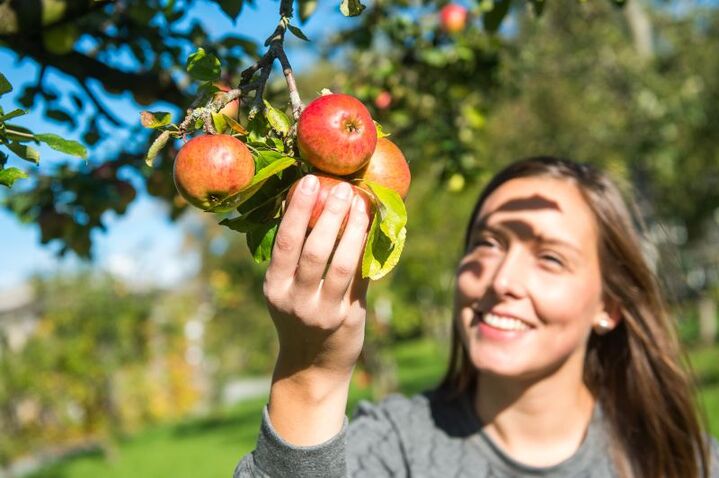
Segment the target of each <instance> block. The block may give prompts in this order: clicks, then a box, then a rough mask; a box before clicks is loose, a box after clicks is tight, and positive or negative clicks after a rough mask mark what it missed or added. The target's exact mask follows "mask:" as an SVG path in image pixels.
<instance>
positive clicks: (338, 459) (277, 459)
mask: <svg viewBox="0 0 719 478" xmlns="http://www.w3.org/2000/svg"><path fill="white" fill-rule="evenodd" d="M346 439H347V419H346V418H345V423H344V425H343V426H342V430H340V432H339V433H338V434H337V435H335V436H334V437H332V438H330V439H329V440H328V441H326V442H324V443H321V444H319V445H314V446H307V447H304V446H295V445H292V444H290V443H287V442H286V441H284V440H283V439H282V438H281V437H280V436H279V435H278V434H277V432H276V431H275V429H274V428H273V427H272V423H271V422H270V416H269V413H268V411H267V407H266V406H265V408H264V410H263V412H262V425H261V426H260V434H259V436H258V438H257V446H256V448H255V450H254V451H253V452H252V453H249V454H247V455H245V456H244V457H243V458H242V460H240V463H239V464H238V465H237V467H236V468H235V473H234V475H233V478H266V477H272V478H283V477H293V478H294V477H297V478H305V477H307V478H316V477H318V476H322V477H327V478H343V477H345V476H346V462H345V448H346Z"/></svg>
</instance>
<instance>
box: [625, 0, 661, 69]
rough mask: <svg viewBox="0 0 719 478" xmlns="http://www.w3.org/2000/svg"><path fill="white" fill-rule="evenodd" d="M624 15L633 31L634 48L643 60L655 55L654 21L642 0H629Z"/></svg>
mask: <svg viewBox="0 0 719 478" xmlns="http://www.w3.org/2000/svg"><path fill="white" fill-rule="evenodd" d="M624 16H625V17H626V19H627V24H628V25H629V30H630V31H631V32H632V39H633V41H634V48H635V49H636V50H637V54H638V55H639V57H640V58H641V59H643V60H649V59H651V58H652V57H653V56H654V39H653V38H652V22H651V19H650V18H649V15H648V14H647V10H646V9H645V8H644V6H642V4H641V2H640V0H629V2H627V4H626V5H625V6H624Z"/></svg>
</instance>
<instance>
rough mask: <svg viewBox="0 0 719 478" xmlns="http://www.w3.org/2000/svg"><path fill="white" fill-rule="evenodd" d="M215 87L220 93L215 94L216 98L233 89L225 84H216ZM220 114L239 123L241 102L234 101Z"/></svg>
mask: <svg viewBox="0 0 719 478" xmlns="http://www.w3.org/2000/svg"><path fill="white" fill-rule="evenodd" d="M215 87H217V88H219V89H220V91H218V92H217V93H215V98H217V97H218V96H220V95H222V94H224V93H225V92H227V91H230V90H231V89H232V88H230V87H229V86H228V85H226V84H225V83H219V82H218V83H215ZM220 113H222V114H225V115H227V116H229V117H230V118H232V119H233V120H235V121H238V115H239V113H240V100H239V99H236V100H232V101H230V102H229V103H227V104H226V105H225V106H224V107H223V108H222V109H221V110H220Z"/></svg>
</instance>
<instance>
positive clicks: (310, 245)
mask: <svg viewBox="0 0 719 478" xmlns="http://www.w3.org/2000/svg"><path fill="white" fill-rule="evenodd" d="M351 197H352V187H351V186H350V185H349V184H348V183H345V182H341V183H339V184H337V185H336V186H335V187H333V188H332V190H331V192H330V194H329V196H328V197H327V202H326V203H325V205H324V210H323V211H322V214H321V215H320V217H319V219H318V220H317V224H315V227H314V228H313V229H312V232H311V233H310V235H309V237H308V238H307V240H306V241H305V246H304V248H303V249H302V254H301V256H300V261H299V264H298V266H297V271H296V274H295V285H296V287H297V289H298V292H299V293H300V294H313V293H314V292H316V291H317V288H318V287H319V285H320V281H321V280H322V275H323V274H324V271H325V269H326V268H327V261H328V260H329V258H330V255H331V254H332V250H333V249H334V246H335V242H336V240H337V233H338V231H339V230H340V227H341V226H342V222H343V221H344V219H345V216H346V215H347V210H348V209H349V207H350V198H351Z"/></svg>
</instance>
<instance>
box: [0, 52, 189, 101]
mask: <svg viewBox="0 0 719 478" xmlns="http://www.w3.org/2000/svg"><path fill="white" fill-rule="evenodd" d="M7 44H8V46H9V47H10V48H11V49H13V50H14V51H15V52H17V53H18V54H19V55H21V56H30V57H32V58H33V59H35V61H37V62H38V63H39V64H41V65H47V66H51V67H53V68H55V69H57V70H59V71H61V72H63V73H65V74H66V75H69V76H72V77H75V78H76V79H77V80H78V81H79V82H80V83H82V82H83V81H86V80H87V78H95V79H96V80H98V81H99V82H100V83H102V85H103V86H104V87H105V89H107V90H109V91H130V92H131V93H132V94H133V95H134V96H136V97H144V98H151V99H158V100H163V101H167V102H168V103H172V104H174V105H178V106H181V105H182V104H183V103H185V101H186V100H187V97H186V96H185V94H184V93H183V92H182V91H181V90H180V89H179V88H178V86H177V85H176V84H175V82H174V81H173V80H172V78H171V77H170V75H169V74H163V73H157V72H147V73H127V72H124V71H122V70H118V69H115V68H112V67H110V66H108V65H106V64H105V63H103V62H101V61H98V60H96V59H94V58H91V57H89V56H87V55H83V54H82V53H79V52H76V51H72V52H70V53H67V54H65V55H55V54H53V53H49V52H47V51H46V50H45V49H44V48H43V47H42V42H38V41H37V38H35V39H20V38H17V39H12V40H9V41H8V42H7Z"/></svg>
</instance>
